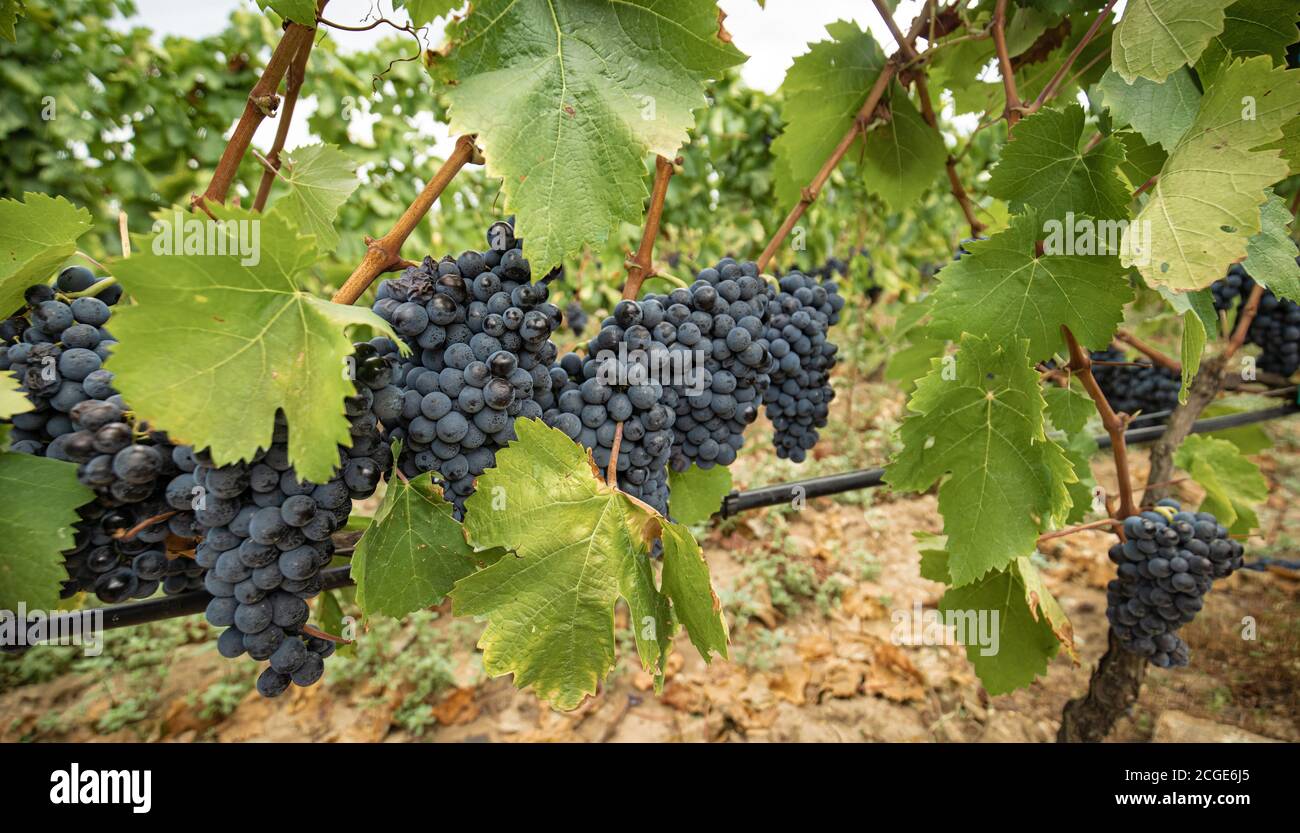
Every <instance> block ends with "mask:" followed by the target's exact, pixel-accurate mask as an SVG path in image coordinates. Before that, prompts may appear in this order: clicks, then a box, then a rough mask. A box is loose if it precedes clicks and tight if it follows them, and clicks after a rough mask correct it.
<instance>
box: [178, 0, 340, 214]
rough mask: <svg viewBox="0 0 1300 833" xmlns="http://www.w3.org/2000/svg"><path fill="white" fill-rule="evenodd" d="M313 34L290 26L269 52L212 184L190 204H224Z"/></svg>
mask: <svg viewBox="0 0 1300 833" xmlns="http://www.w3.org/2000/svg"><path fill="white" fill-rule="evenodd" d="M327 2H328V0H319V2H318V3H317V7H316V8H317V13H319V12H320V10H321V9H323V8H324V7H325V4H326V3H327ZM315 34H316V30H315V29H314V28H311V27H308V26H303V25H302V24H301V23H290V24H289V25H288V27H286V28H285V31H284V35H283V36H281V38H280V42H279V43H278V44H276V46H275V51H273V52H272V53H271V60H269V61H267V64H266V68H265V69H264V70H262V77H261V78H259V79H257V83H256V84H254V85H253V89H252V91H250V92H249V94H248V103H246V104H245V105H244V112H243V114H242V115H241V116H240V117H239V122H238V123H237V124H236V125H235V130H234V132H233V133H232V134H231V135H230V141H229V142H227V143H226V149H225V150H224V151H222V153H221V161H219V162H218V163H217V168H216V170H215V171H213V173H212V181H211V182H209V183H208V188H207V190H206V191H204V192H203V193H202V194H199V195H197V196H195V197H193V198H191V200H190V204H191V205H192V206H193V207H195V208H200V209H204V210H207V203H208V202H215V203H217V204H221V203H224V202H225V201H226V195H227V194H228V193H229V191H230V184H231V183H232V182H234V180H235V174H236V173H237V172H238V171H239V163H240V162H241V161H243V158H244V154H245V153H247V152H248V146H249V144H250V143H251V142H252V141H253V134H254V133H256V132H257V127H258V125H260V124H261V123H262V119H264V118H266V117H267V116H269V115H272V114H274V113H275V110H276V108H277V107H279V106H280V97H279V96H278V95H277V94H276V90H278V89H279V88H280V79H282V78H284V75H285V73H286V72H288V70H289V64H290V63H291V62H292V61H293V58H294V56H295V55H297V54H298V52H299V51H300V50H301V49H302V47H303V46H304V45H305V44H309V43H310V42H311V40H312V38H313V37H314V36H315Z"/></svg>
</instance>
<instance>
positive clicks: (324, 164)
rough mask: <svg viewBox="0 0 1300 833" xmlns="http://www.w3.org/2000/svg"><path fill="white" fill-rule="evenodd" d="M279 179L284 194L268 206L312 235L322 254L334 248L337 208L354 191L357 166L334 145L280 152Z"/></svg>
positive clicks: (303, 231) (337, 236) (335, 245)
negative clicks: (284, 188) (284, 186)
mask: <svg viewBox="0 0 1300 833" xmlns="http://www.w3.org/2000/svg"><path fill="white" fill-rule="evenodd" d="M280 178H281V179H283V180H284V182H285V184H286V185H288V191H286V192H285V193H284V194H283V195H281V196H280V197H279V198H278V199H276V201H275V205H274V206H272V210H274V211H279V212H281V213H283V214H284V216H285V217H286V218H287V219H288V220H289V222H290V224H291V225H296V226H297V227H298V229H299V231H301V232H302V233H303V234H314V235H316V245H317V247H318V248H319V250H320V251H322V252H331V251H333V250H334V249H335V248H337V247H338V244H339V233H338V231H336V230H335V228H334V220H335V218H337V217H338V214H339V207H340V206H341V205H343V203H345V202H347V199H348V197H349V196H351V195H352V192H353V191H355V190H356V189H357V186H358V185H359V184H360V180H358V179H357V163H355V162H353V161H352V160H351V159H349V158H348V157H347V155H346V154H344V153H343V152H342V151H340V150H339V149H338V147H336V146H335V145H308V146H307V147H300V148H295V149H294V150H291V151H286V152H285V153H284V165H283V167H281V168H280Z"/></svg>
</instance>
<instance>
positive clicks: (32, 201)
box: [0, 193, 90, 316]
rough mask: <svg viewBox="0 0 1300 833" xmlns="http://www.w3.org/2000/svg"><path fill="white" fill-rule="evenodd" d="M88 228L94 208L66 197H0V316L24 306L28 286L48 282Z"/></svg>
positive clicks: (32, 195)
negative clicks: (11, 198) (77, 205)
mask: <svg viewBox="0 0 1300 833" xmlns="http://www.w3.org/2000/svg"><path fill="white" fill-rule="evenodd" d="M89 228H90V212H89V211H87V210H86V209H84V208H78V207H76V206H75V205H73V204H72V203H70V202H68V201H67V200H65V199H64V198H63V197H47V196H45V195H44V194H35V193H27V194H23V201H22V202H18V201H17V200H0V316H7V315H9V314H11V313H13V312H15V311H17V310H18V309H19V308H20V307H22V306H23V292H24V291H25V290H26V289H27V287H29V286H31V285H32V284H34V283H43V282H44V281H46V280H48V279H49V277H50V273H51V272H53V271H54V268H55V267H56V266H58V265H59V264H61V263H63V261H65V260H67V259H68V258H69V257H71V256H72V254H73V252H75V251H76V250H77V238H79V237H81V235H83V234H85V233H86V231H87V230H88V229H89Z"/></svg>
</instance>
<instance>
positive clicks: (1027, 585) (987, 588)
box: [939, 556, 1078, 696]
mask: <svg viewBox="0 0 1300 833" xmlns="http://www.w3.org/2000/svg"><path fill="white" fill-rule="evenodd" d="M939 610H940V612H942V613H944V614H946V615H945V621H954V622H956V623H958V634H957V638H958V639H959V640H960V641H962V642H963V643H964V644H965V645H966V657H967V658H968V659H969V660H970V662H971V665H973V666H974V667H975V673H976V675H977V676H978V677H979V678H980V682H981V683H983V684H984V688H985V690H986V691H988V693H989V694H991V695H995V696H996V695H998V694H1006V693H1007V692H1009V691H1014V690H1015V689H1017V688H1023V687H1024V686H1027V685H1029V684H1030V683H1032V682H1033V681H1034V678H1035V677H1038V676H1041V675H1043V674H1045V673H1046V672H1047V664H1048V662H1050V661H1051V660H1052V658H1053V657H1055V656H1056V654H1057V653H1058V651H1059V650H1060V648H1061V647H1062V646H1064V647H1065V650H1066V652H1067V653H1068V654H1069V655H1070V656H1071V657H1072V658H1074V661H1075V663H1076V664H1077V663H1078V656H1077V654H1076V653H1075V648H1074V628H1073V626H1072V625H1071V624H1070V620H1069V618H1068V617H1067V616H1066V615H1065V611H1063V610H1062V609H1061V606H1060V604H1059V603H1058V602H1057V601H1056V597H1055V596H1053V595H1052V594H1051V592H1050V591H1049V590H1048V589H1047V586H1046V585H1045V584H1044V583H1043V579H1042V576H1041V575H1039V573H1038V570H1037V568H1035V567H1034V565H1033V563H1031V562H1030V560H1029V559H1028V558H1025V557H1024V556H1021V557H1019V558H1016V559H1014V560H1013V561H1012V562H1011V563H1009V564H1008V565H1007V566H1006V567H1005V568H1004V569H1002V570H998V571H997V572H994V573H990V574H989V575H987V576H985V577H983V578H982V579H980V580H979V581H977V582H975V583H973V584H970V585H967V586H965V587H954V588H952V589H951V590H949V591H948V592H946V593H944V594H943V598H942V599H940V600H939ZM949 617H951V618H949ZM963 628H964V629H965V631H966V634H965V637H964V638H963V634H962V633H961V631H962V629H963ZM971 631H974V633H973V634H972V633H971ZM972 636H973V637H974V638H972Z"/></svg>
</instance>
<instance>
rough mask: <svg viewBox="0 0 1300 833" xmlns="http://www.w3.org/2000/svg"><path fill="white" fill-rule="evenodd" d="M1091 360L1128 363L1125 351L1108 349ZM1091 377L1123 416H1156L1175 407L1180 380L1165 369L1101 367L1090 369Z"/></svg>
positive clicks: (1124, 366) (1126, 366)
mask: <svg viewBox="0 0 1300 833" xmlns="http://www.w3.org/2000/svg"><path fill="white" fill-rule="evenodd" d="M1092 359H1093V361H1099V362H1127V361H1128V358H1127V357H1126V356H1125V355H1124V351H1122V350H1117V349H1115V348H1111V349H1109V350H1104V351H1100V352H1095V353H1093V354H1092ZM1092 375H1093V378H1094V379H1096V380H1097V384H1098V385H1099V386H1100V387H1101V391H1102V393H1104V394H1105V395H1106V401H1107V402H1109V403H1110V406H1111V407H1112V408H1114V409H1115V410H1116V411H1122V412H1123V413H1126V414H1136V413H1138V412H1141V413H1144V414H1152V413H1159V412H1161V411H1171V410H1173V409H1174V408H1176V407H1178V391H1179V390H1180V389H1181V388H1182V385H1183V383H1182V378H1181V377H1180V376H1179V375H1178V374H1177V373H1174V372H1173V371H1172V370H1169V369H1167V368H1164V367H1156V366H1154V365H1147V366H1142V367H1135V366H1133V365H1131V364H1125V365H1102V364H1096V365H1093V367H1092Z"/></svg>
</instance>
